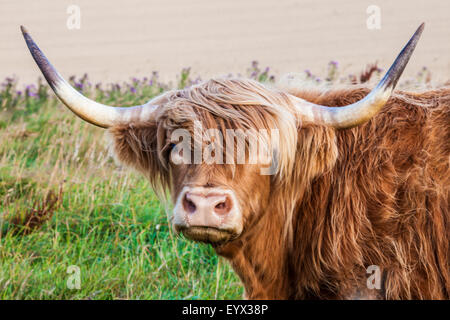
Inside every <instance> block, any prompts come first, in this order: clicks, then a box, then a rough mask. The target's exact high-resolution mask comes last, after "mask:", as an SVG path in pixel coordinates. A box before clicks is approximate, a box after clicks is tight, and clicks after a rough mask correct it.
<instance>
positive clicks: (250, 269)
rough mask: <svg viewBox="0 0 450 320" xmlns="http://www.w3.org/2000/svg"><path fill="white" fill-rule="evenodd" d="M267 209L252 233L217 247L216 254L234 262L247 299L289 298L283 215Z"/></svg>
mask: <svg viewBox="0 0 450 320" xmlns="http://www.w3.org/2000/svg"><path fill="white" fill-rule="evenodd" d="M267 210H268V212H265V214H264V218H263V219H261V220H260V221H258V223H257V225H256V226H255V227H254V228H252V233H251V234H245V235H244V236H243V237H242V238H241V239H239V240H236V241H233V242H231V243H228V244H225V245H223V246H220V247H216V252H217V253H218V254H219V255H221V256H223V257H225V258H226V259H227V260H228V261H229V262H230V263H231V265H232V267H233V269H234V271H235V272H236V273H237V274H238V276H239V277H240V279H241V281H242V283H243V285H244V288H245V298H248V299H288V298H290V297H291V295H292V294H291V292H290V291H291V288H292V286H291V285H289V284H288V279H289V274H288V272H289V270H288V267H287V266H288V263H287V262H288V261H287V259H288V248H287V246H286V241H285V238H284V235H283V227H284V225H283V223H282V218H281V216H282V215H279V214H277V213H275V212H273V210H275V208H272V206H270V207H268V208H267ZM270 211H272V212H270ZM277 220H279V221H277Z"/></svg>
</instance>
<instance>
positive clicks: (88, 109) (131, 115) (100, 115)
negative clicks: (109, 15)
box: [20, 26, 158, 128]
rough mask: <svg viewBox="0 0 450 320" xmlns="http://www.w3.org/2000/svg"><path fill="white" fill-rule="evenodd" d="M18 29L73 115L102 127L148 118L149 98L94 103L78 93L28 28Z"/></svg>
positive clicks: (152, 107)
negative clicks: (117, 103)
mask: <svg viewBox="0 0 450 320" xmlns="http://www.w3.org/2000/svg"><path fill="white" fill-rule="evenodd" d="M20 29H21V30H22V34H23V37H24V38H25V42H26V43H27V46H28V49H29V50H30V52H31V55H32V56H33V58H34V61H36V63H37V65H38V67H39V69H41V71H42V74H43V75H44V77H45V79H46V80H47V82H48V84H49V85H50V87H51V88H52V89H53V91H54V92H55V94H56V95H57V96H58V98H59V99H60V100H61V101H62V102H63V103H64V104H65V105H66V106H67V107H68V108H69V109H70V110H72V111H73V113H75V114H76V115H77V116H79V117H80V118H82V119H83V120H85V121H87V122H89V123H92V124H94V125H96V126H99V127H102V128H108V127H111V126H113V125H115V124H118V123H127V122H132V121H150V120H152V118H153V117H154V114H155V111H156V109H157V108H158V106H157V105H152V104H151V103H150V102H149V103H147V104H144V105H140V106H134V107H126V108H119V107H111V106H107V105H104V104H101V103H97V102H95V101H93V100H90V99H88V98H86V97H85V96H83V95H82V94H80V93H79V92H78V91H77V90H75V89H74V88H72V86H71V85H70V84H69V83H67V81H66V80H64V79H63V78H62V77H61V75H60V74H59V73H58V71H56V69H55V68H54V67H53V66H52V65H51V63H50V62H49V61H48V60H47V58H46V57H45V55H44V53H42V51H41V50H40V49H39V47H38V46H37V45H36V43H35V42H34V41H33V39H32V38H31V36H30V34H29V33H28V31H27V30H26V29H25V28H24V27H23V26H21V27H20Z"/></svg>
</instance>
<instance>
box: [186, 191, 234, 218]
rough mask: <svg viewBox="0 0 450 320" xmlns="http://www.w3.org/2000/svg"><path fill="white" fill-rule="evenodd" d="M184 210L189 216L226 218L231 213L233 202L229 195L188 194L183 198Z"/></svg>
mask: <svg viewBox="0 0 450 320" xmlns="http://www.w3.org/2000/svg"><path fill="white" fill-rule="evenodd" d="M183 208H184V210H186V212H187V213H188V214H201V215H210V214H215V215H219V216H224V215H227V214H228V213H230V211H231V209H232V208H233V202H232V201H231V198H230V196H229V195H228V194H221V193H212V194H207V195H204V194H198V193H194V192H186V194H185V195H184V198H183Z"/></svg>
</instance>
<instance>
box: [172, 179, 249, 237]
mask: <svg viewBox="0 0 450 320" xmlns="http://www.w3.org/2000/svg"><path fill="white" fill-rule="evenodd" d="M173 226H174V229H175V231H177V232H181V233H183V234H184V235H185V236H186V237H187V238H189V239H191V240H194V241H201V242H207V243H213V244H217V243H223V242H227V241H230V240H232V239H235V238H237V237H238V236H239V235H240V233H241V232H242V213H241V210H240V208H239V204H238V202H237V199H236V197H235V195H234V192H232V191H231V190H224V189H220V188H203V187H195V188H192V187H185V188H184V189H183V190H182V192H181V193H180V195H179V196H178V199H177V203H176V205H175V208H174V216H173Z"/></svg>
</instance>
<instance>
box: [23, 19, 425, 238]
mask: <svg viewBox="0 0 450 320" xmlns="http://www.w3.org/2000/svg"><path fill="white" fill-rule="evenodd" d="M422 30H423V25H421V26H420V27H419V28H418V30H417V31H416V33H415V34H414V35H413V37H412V38H411V39H410V41H409V42H408V43H407V45H406V46H405V47H404V48H403V50H402V51H401V53H400V54H399V56H398V57H397V59H396V60H395V62H394V64H393V65H392V67H391V68H390V69H389V71H388V72H387V73H386V75H385V76H384V77H383V79H382V80H381V82H380V83H379V84H378V85H377V87H375V88H374V89H373V90H372V92H371V93H370V94H368V95H367V96H366V97H365V98H364V99H362V100H360V101H359V102H357V103H354V104H351V105H348V106H345V107H339V108H337V107H328V106H321V105H316V104H313V103H310V102H308V101H305V100H303V99H300V98H298V97H295V96H293V95H290V94H288V93H285V92H281V91H278V90H276V89H273V88H266V87H265V86H263V85H262V84H259V83H257V82H255V81H251V80H246V79H214V80H209V81H207V82H204V83H202V84H199V85H196V86H193V87H191V88H187V89H183V90H175V91H169V92H167V93H164V94H162V95H161V96H159V97H156V98H154V99H152V100H150V101H149V102H148V103H146V104H145V105H140V106H134V107H128V108H120V107H111V106H106V105H102V104H99V103H96V102H94V101H92V100H90V99H88V98H86V97H84V96H82V95H81V94H80V93H78V91H76V90H75V89H73V88H72V87H71V86H70V85H69V84H68V83H67V82H66V81H65V80H64V79H63V78H62V77H61V76H60V75H59V74H58V72H57V71H56V70H55V69H54V68H53V66H52V65H51V64H50V63H49V62H48V60H47V59H46V57H45V56H44V54H43V53H42V52H41V50H40V49H39V48H38V47H37V45H36V44H35V43H34V41H33V40H32V39H31V37H30V35H29V34H28V32H27V31H26V30H25V29H24V28H23V27H22V32H23V35H24V37H25V40H26V43H27V45H28V48H29V49H30V52H31V54H32V56H33V58H34V59H35V61H36V63H37V64H38V66H39V68H40V69H41V71H42V73H43V74H44V76H45V78H46V79H47V81H48V83H49V85H50V87H51V88H52V89H53V90H54V92H55V93H56V95H57V96H58V97H59V98H60V100H61V101H62V102H63V103H64V104H65V105H66V106H67V107H68V108H69V109H70V110H72V111H73V112H74V113H75V114H76V115H78V116H80V117H81V118H82V119H84V120H86V121H88V122H90V123H92V124H94V125H97V126H100V127H103V128H108V129H109V130H110V131H111V133H112V136H113V140H114V150H115V153H116V155H117V157H118V158H119V159H120V160H121V161H122V162H124V163H125V164H127V165H129V166H132V167H134V168H136V169H138V170H139V171H140V172H142V173H143V174H144V175H145V176H147V177H148V178H149V180H150V182H151V184H152V186H153V188H154V189H155V191H156V192H157V193H159V195H160V196H161V197H164V195H165V194H166V193H167V191H169V193H170V195H171V199H172V205H173V215H172V223H173V227H174V229H175V230H176V231H178V232H181V233H183V234H184V235H185V236H186V237H188V238H190V239H193V240H197V241H203V242H209V243H213V244H220V243H225V242H228V241H231V240H233V239H236V238H238V237H239V236H240V235H241V234H242V233H243V232H245V230H246V228H248V226H251V225H252V224H253V223H255V222H256V221H258V218H259V213H260V212H262V211H263V209H264V208H266V207H268V205H269V202H270V194H271V192H273V191H274V189H276V188H279V187H280V185H282V184H283V181H286V179H284V178H285V177H289V175H290V174H292V170H293V167H294V162H295V157H296V150H297V138H298V129H299V126H300V124H302V123H312V124H318V125H322V126H327V127H332V128H335V129H345V128H351V127H354V126H357V125H359V124H361V123H364V122H366V121H368V120H369V119H370V118H371V117H372V116H374V115H375V114H376V113H377V112H378V111H379V110H380V109H381V108H382V107H383V106H384V105H385V103H386V101H387V100H388V99H389V97H390V95H391V93H392V91H393V90H394V87H395V85H396V83H397V81H398V79H399V77H400V75H401V73H402V72H403V69H404V68H405V66H406V64H407V62H408V60H409V58H410V56H411V54H412V52H413V50H414V48H415V46H416V43H417V41H418V39H419V37H420V34H421V33H422ZM252 141H253V143H256V146H257V147H256V149H252ZM255 141H256V142H255ZM253 146H254V145H253ZM255 154H256V156H255ZM285 187H286V188H289V185H286V186H285Z"/></svg>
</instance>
